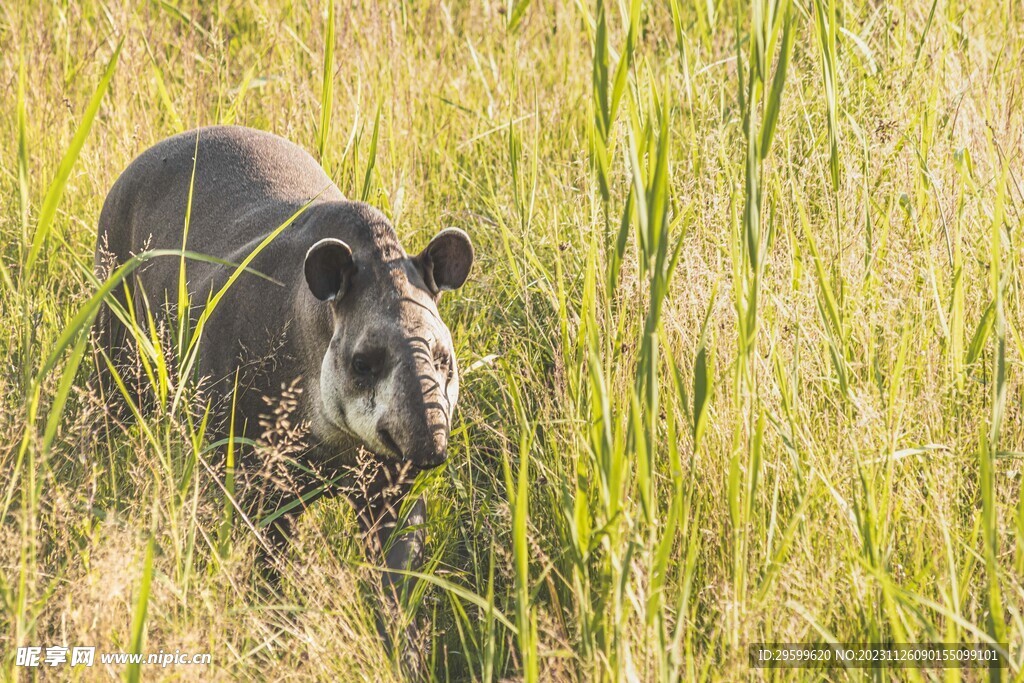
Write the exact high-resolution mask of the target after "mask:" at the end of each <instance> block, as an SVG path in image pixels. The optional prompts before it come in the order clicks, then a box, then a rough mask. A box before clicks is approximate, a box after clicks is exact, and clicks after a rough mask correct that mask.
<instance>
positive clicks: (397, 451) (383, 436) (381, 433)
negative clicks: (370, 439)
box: [377, 428, 402, 460]
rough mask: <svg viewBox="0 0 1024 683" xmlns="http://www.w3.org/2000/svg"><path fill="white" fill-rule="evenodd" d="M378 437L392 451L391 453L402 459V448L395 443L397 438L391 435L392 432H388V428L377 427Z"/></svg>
mask: <svg viewBox="0 0 1024 683" xmlns="http://www.w3.org/2000/svg"><path fill="white" fill-rule="evenodd" d="M377 438H378V439H380V442H381V444H382V445H383V446H384V448H386V449H388V450H389V451H391V455H393V456H394V457H396V458H398V459H399V460H401V459H402V449H401V448H399V447H398V444H397V443H395V440H394V439H393V438H392V437H391V434H390V433H389V432H388V430H386V429H383V428H379V429H377Z"/></svg>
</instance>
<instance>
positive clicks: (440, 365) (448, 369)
mask: <svg viewBox="0 0 1024 683" xmlns="http://www.w3.org/2000/svg"><path fill="white" fill-rule="evenodd" d="M434 370H436V371H437V372H438V373H442V372H443V373H444V375H445V377H446V378H447V379H448V380H449V381H450V380H451V378H452V373H453V372H454V370H455V368H454V367H453V366H452V357H451V355H450V354H449V353H448V352H447V351H446V350H444V349H438V350H435V351H434Z"/></svg>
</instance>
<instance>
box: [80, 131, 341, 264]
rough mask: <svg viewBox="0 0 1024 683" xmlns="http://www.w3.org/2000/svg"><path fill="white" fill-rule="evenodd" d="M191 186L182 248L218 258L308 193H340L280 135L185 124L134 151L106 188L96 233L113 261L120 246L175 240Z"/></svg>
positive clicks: (269, 226)
mask: <svg viewBox="0 0 1024 683" xmlns="http://www.w3.org/2000/svg"><path fill="white" fill-rule="evenodd" d="M193 171H194V174H195V175H194V182H193ZM190 187H191V194H192V197H191V211H190V215H191V219H192V222H191V226H190V229H189V240H188V248H189V249H191V250H194V251H198V252H201V253H210V254H215V255H218V256H221V257H227V256H228V255H229V253H231V252H234V251H235V250H237V249H238V248H239V247H241V246H244V245H245V244H247V243H249V242H250V241H251V240H252V239H254V238H256V237H258V236H260V235H264V234H266V233H267V232H269V231H271V230H273V229H274V228H275V227H276V226H277V225H278V224H279V223H280V221H281V220H284V219H285V218H287V216H288V215H290V212H291V211H294V210H295V208H297V207H299V206H301V205H302V204H304V203H305V202H307V201H309V200H310V199H313V198H314V197H317V198H319V199H321V200H336V199H342V195H341V192H340V191H339V190H338V189H337V187H336V186H335V185H334V183H332V182H331V179H330V178H328V177H327V174H326V173H324V171H323V169H322V168H321V167H320V164H318V163H317V162H316V161H315V160H314V159H313V158H312V157H311V156H310V155H309V154H308V153H307V152H306V151H305V150H303V149H302V148H301V147H299V146H297V145H295V144H293V143H291V142H289V141H288V140H285V139H284V138H281V137H278V136H276V135H273V134H271V133H266V132H263V131H258V130H254V129H251V128H242V127H238V126H212V127H209V128H200V129H197V130H192V131H187V132H185V133H180V134H178V135H175V136H173V137H170V138H167V139H166V140H164V141H162V142H160V143H158V144H156V145H154V146H153V147H151V148H149V149H148V150H146V151H145V152H143V153H142V154H141V155H139V156H138V157H137V158H136V159H135V160H134V161H133V162H132V163H131V164H130V165H129V166H128V168H126V169H125V171H124V173H122V174H121V177H120V178H118V180H117V182H116V183H115V184H114V187H113V188H112V189H111V192H110V195H109V196H108V197H107V202H106V204H105V205H104V207H103V214H102V215H101V217H100V233H101V236H102V235H104V234H105V233H108V234H107V241H108V242H110V245H109V247H110V250H111V251H113V252H114V253H115V254H116V255H117V256H118V257H119V258H118V260H119V261H120V260H123V259H124V258H125V257H126V256H127V253H121V252H122V250H123V249H124V248H127V249H128V252H129V253H132V252H139V251H142V250H143V249H146V248H180V247H181V237H182V233H183V230H184V224H185V221H184V217H185V214H186V209H187V208H188V207H189V204H190V200H189V192H190ZM228 225H230V226H231V231H230V232H225V231H223V230H218V229H216V227H217V226H228Z"/></svg>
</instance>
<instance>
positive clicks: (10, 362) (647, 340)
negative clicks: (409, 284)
mask: <svg viewBox="0 0 1024 683" xmlns="http://www.w3.org/2000/svg"><path fill="white" fill-rule="evenodd" d="M1022 24H1024V16H1022V15H1021V12H1020V8H1019V7H1018V6H1017V5H1014V4H1013V3H992V2H980V3H965V2H949V3H946V4H941V3H937V2H929V1H928V0H912V1H911V0H908V1H907V2H896V3H882V4H879V3H871V2H852V3H851V2H840V1H839V0H813V2H797V1H796V0H751V1H750V2H749V3H746V2H745V3H731V2H716V1H715V0H698V1H697V2H695V3H683V2H677V1H676V0H672V1H671V2H668V3H652V2H647V3H644V2H641V1H640V0H628V1H623V2H608V1H607V0H604V1H602V0H596V1H595V2H584V3H547V2H528V1H522V0H519V1H517V2H507V3H506V2H504V1H502V2H497V3H460V4H457V5H455V6H451V5H449V4H439V5H433V4H432V3H409V2H402V3H398V4H396V5H394V6H392V5H387V6H384V5H378V4H375V3H369V4H361V5H355V6H353V5H349V4H347V3H341V2H337V1H336V2H333V3H332V2H324V3H320V4H319V5H318V6H316V7H314V8H312V9H311V8H310V7H308V6H304V5H299V4H293V3H292V2H290V1H289V0H280V1H276V2H268V3H253V4H243V5H239V4H223V3H214V4H196V3H193V4H186V3H178V2H174V1H161V2H156V3H150V4H148V5H137V4H136V3H125V4H123V5H110V3H98V2H94V1H93V0H82V1H81V2H73V3H67V4H66V5H51V4H47V3H40V4H36V5H33V6H32V7H29V8H26V7H22V6H21V5H17V6H15V5H11V6H9V7H5V8H4V9H3V10H2V11H0V66H2V67H3V71H2V72H3V73H6V74H8V76H9V77H8V79H7V80H6V81H0V89H3V88H6V90H5V93H6V96H5V97H4V98H3V99H2V100H0V192H2V195H0V196H4V197H6V198H8V201H7V202H0V245H2V246H0V266H2V267H0V315H2V318H3V320H4V323H5V324H4V328H3V332H2V333H0V357H3V358H4V359H6V360H5V363H4V365H3V371H2V373H0V397H2V398H0V401H2V403H0V453H2V458H3V466H2V468H0V494H2V496H3V498H2V499H0V503H2V505H3V507H2V508H0V512H2V518H3V526H2V527H0V533H2V540H3V543H0V564H2V565H3V567H4V570H3V571H0V595H2V597H3V603H2V608H0V609H2V610H3V611H2V614H3V620H4V621H5V623H6V624H8V629H7V633H8V634H9V635H8V637H7V639H6V640H3V641H0V642H2V643H4V647H3V650H2V659H0V665H2V669H3V672H4V677H5V678H6V677H14V676H21V677H22V678H24V677H26V672H25V671H24V670H19V669H17V668H15V667H14V657H15V647H16V646H17V645H43V646H46V645H57V644H63V645H67V646H74V645H95V646H97V648H98V649H100V650H112V651H125V652H128V651H134V650H139V651H144V652H150V651H158V650H160V649H163V650H164V651H171V652H172V651H174V650H175V649H180V650H182V651H191V652H210V653H211V654H212V655H213V663H214V666H213V669H212V670H207V669H203V670H202V671H198V670H191V669H188V668H180V667H179V668H174V667H168V668H166V669H161V670H147V669H146V667H145V666H142V667H139V668H136V669H133V670H131V671H103V670H94V671H91V672H90V673H89V674H87V675H86V676H85V677H84V678H85V679H87V680H91V678H90V676H95V677H97V678H100V677H110V676H114V677H125V678H129V679H132V680H149V679H151V678H160V677H168V678H170V677H177V678H176V680H181V679H195V680H211V679H216V680H237V679H264V678H265V679H287V678H289V677H291V678H293V679H295V680H307V679H315V680H325V681H333V680H363V679H367V680H387V679H389V678H399V677H401V675H402V672H401V667H400V665H399V662H398V657H397V656H395V655H394V654H393V653H389V652H387V651H386V650H385V648H384V647H383V644H382V642H381V640H380V638H379V636H378V635H377V631H376V627H375V616H374V615H375V610H377V609H379V604H380V603H379V601H378V600H376V599H375V597H374V595H373V591H372V588H371V587H372V586H373V585H375V580H376V577H377V571H378V570H377V569H375V568H373V567H371V566H368V565H367V564H366V562H365V559H364V557H363V555H362V554H361V551H360V549H359V544H358V543H356V542H355V539H354V534H355V532H356V529H357V525H356V523H355V520H354V517H353V515H352V513H351V511H350V510H349V509H348V508H347V506H346V505H345V504H344V503H343V502H341V501H338V500H335V501H327V502H323V503H320V504H317V505H316V506H314V507H313V508H312V509H311V510H310V511H309V512H308V513H307V514H306V515H305V518H304V520H303V523H302V524H301V525H300V528H299V535H298V538H297V539H296V541H295V543H294V547H293V548H292V550H291V551H290V553H289V555H288V557H287V558H286V561H285V562H284V563H283V564H282V565H281V570H280V581H279V583H278V584H277V585H276V587H275V588H272V587H271V586H270V585H269V584H268V581H267V578H266V575H265V573H264V572H263V571H262V569H261V566H260V564H259V562H258V561H254V557H256V556H258V555H259V554H260V553H258V552H257V550H258V549H259V548H260V547H262V546H263V544H264V540H263V538H262V533H261V530H262V528H264V527H265V526H266V524H267V523H268V520H272V519H273V513H269V514H268V515H265V516H263V517H262V518H261V517H251V516H250V515H249V514H248V508H246V507H245V506H244V505H242V504H240V503H239V499H240V498H241V497H244V496H245V491H244V490H243V489H244V487H243V481H244V480H243V478H242V474H244V473H236V471H235V465H237V464H238V463H237V461H236V460H237V456H238V449H239V448H241V447H243V446H244V445H246V444H242V443H238V442H232V441H231V440H228V442H218V443H211V442H210V439H209V438H208V437H207V433H208V425H209V423H210V420H211V419H214V418H215V416H213V415H212V414H211V411H210V409H209V406H207V405H206V404H205V403H204V401H203V394H202V392H201V391H196V390H195V389H194V387H192V386H191V385H190V384H189V383H188V382H187V381H184V380H185V378H188V377H189V376H191V374H192V370H191V369H192V368H193V367H195V365H196V356H195V354H196V352H197V350H198V339H199V338H201V335H202V334H203V328H204V326H205V324H206V320H208V319H209V314H210V313H212V310H213V309H214V308H215V307H216V306H217V304H218V302H219V301H220V300H221V298H222V296H223V291H224V290H221V291H219V292H216V293H214V294H213V295H212V296H211V298H210V299H209V300H208V301H205V302H190V303H191V304H193V305H203V306H205V309H206V311H207V312H206V313H204V314H202V315H200V317H199V320H198V324H196V325H190V324H189V323H188V321H187V319H186V316H182V317H181V318H180V319H178V320H175V321H171V322H170V326H171V327H173V328H174V329H173V330H170V331H169V330H167V329H166V327H167V324H162V323H161V321H158V320H156V319H154V318H152V317H147V318H145V319H138V318H136V317H135V310H134V307H133V306H128V307H126V308H123V309H119V310H117V311H116V314H117V315H120V316H121V317H122V319H123V320H125V321H126V322H128V323H129V325H130V326H131V328H132V330H133V333H134V334H133V337H134V338H133V342H134V344H135V345H136V346H137V347H138V350H139V359H140V363H139V365H140V369H139V378H135V379H138V380H139V381H141V383H142V384H143V386H144V387H145V388H146V390H147V391H148V392H149V394H151V395H148V396H147V398H150V399H152V401H150V402H151V403H152V404H153V405H154V406H155V407H153V408H151V409H148V410H144V409H143V408H142V407H141V406H134V405H133V406H131V408H130V412H133V413H134V419H131V420H127V421H121V420H120V419H119V416H117V415H112V414H108V413H107V411H106V409H105V408H106V398H107V397H98V396H97V395H96V387H95V386H93V385H90V384H89V379H90V376H91V373H92V371H93V366H94V362H95V363H99V364H105V363H106V362H107V359H105V358H104V357H103V355H102V354H101V353H98V352H97V351H96V350H95V349H94V348H93V346H92V344H91V342H90V339H89V337H88V335H87V334H86V332H87V331H88V330H89V328H90V326H91V324H92V321H93V319H94V318H95V316H96V315H97V312H98V310H99V307H100V303H101V302H102V301H103V300H104V299H105V298H107V299H108V300H109V296H110V294H111V293H112V292H115V291H118V288H119V287H120V286H121V282H122V280H123V278H126V277H130V276H131V271H132V270H133V269H134V268H136V267H138V265H139V264H141V263H143V262H144V261H146V260H150V259H154V258H172V259H177V262H178V263H179V267H180V269H181V270H182V271H184V272H187V268H188V266H189V264H190V263H191V262H193V261H195V260H207V261H209V260H210V258H209V256H208V255H202V254H192V253H187V252H186V253H183V252H182V251H180V250H169V251H149V252H144V253H142V254H138V255H136V256H135V258H134V259H133V260H131V261H130V262H129V263H128V264H126V265H125V266H123V267H122V268H120V269H118V270H116V271H115V272H113V273H108V274H106V277H105V278H101V279H97V278H96V277H94V276H93V275H92V272H93V264H92V253H93V245H94V241H95V234H96V222H97V218H98V215H99V210H100V207H101V205H102V201H103V198H104V197H105V195H106V192H107V191H108V190H109V188H110V186H111V185H112V184H113V182H114V180H115V179H116V177H117V174H118V173H119V172H120V171H121V170H122V169H123V168H124V167H125V166H126V165H127V163H128V162H129V161H130V160H131V159H132V158H133V157H134V156H135V155H137V154H138V153H140V152H141V151H143V150H144V149H145V148H146V147H148V146H149V145H151V144H153V143H155V142H157V141H158V140H160V139H162V138H163V137H166V136H168V135H170V134H173V133H177V132H180V131H182V130H186V129H189V128H192V127H195V126H199V125H205V124H211V123H217V122H220V123H229V122H233V123H237V124H244V125H251V126H255V127H259V128H264V129H268V130H272V131H274V132H277V133H279V134H281V135H283V136H285V137H288V138H290V139H292V140H294V141H296V142H297V143H299V144H301V145H303V146H304V147H305V148H307V149H308V150H310V151H311V152H312V153H314V155H315V156H317V158H318V159H319V160H321V162H322V163H323V164H324V165H325V168H327V170H328V172H329V174H330V175H331V177H332V178H334V179H335V181H336V183H337V184H338V186H339V187H340V188H341V189H342V190H343V192H345V194H346V195H347V196H349V197H351V198H353V199H362V200H365V201H368V202H370V203H372V204H374V205H375V206H378V207H379V208H381V210H383V211H384V212H385V213H387V214H388V215H389V216H390V217H391V219H392V220H393V222H394V223H395V225H396V228H397V230H398V232H399V234H400V235H401V237H402V239H403V242H404V244H405V246H406V247H407V250H408V251H410V252H415V251H417V250H418V249H419V248H420V247H422V245H423V244H425V243H426V241H427V240H428V239H429V237H430V236H431V235H433V234H434V233H436V231H437V229H438V228H440V227H442V226H446V225H457V226H459V227H462V228H464V229H466V230H467V231H468V232H469V233H470V234H471V235H472V237H473V240H474V244H475V245H476V250H477V254H478V257H479V261H478V263H477V265H476V266H475V268H474V271H473V275H472V277H471V280H470V282H469V284H468V285H467V287H466V288H465V289H464V290H462V291H460V292H459V293H458V294H456V295H451V296H447V297H446V298H445V299H444V300H443V302H442V314H443V315H444V316H445V318H446V320H447V321H448V324H449V327H450V328H451V330H452V333H453V337H454V338H455V343H456V352H457V354H458V357H459V360H460V367H461V368H462V374H463V377H462V382H463V388H462V398H461V402H460V415H459V417H458V419H457V420H456V423H455V425H454V428H453V431H452V435H451V459H450V461H449V463H448V464H447V465H446V466H445V467H444V468H441V469H440V470H438V471H437V472H435V473H432V474H431V475H429V476H427V477H424V478H423V479H422V480H421V481H420V482H419V484H420V486H421V487H422V489H423V491H424V494H425V496H426V498H427V501H428V509H429V515H428V528H427V532H428V553H427V554H428V558H429V559H428V562H427V564H426V565H425V566H424V567H422V568H421V569H420V570H419V571H418V572H414V574H415V575H416V576H418V577H419V583H418V584H417V588H416V590H415V591H413V592H412V594H411V595H409V596H408V599H407V600H406V601H405V602H406V606H405V611H406V614H405V615H404V619H405V620H409V619H420V620H422V621H424V622H426V623H429V628H427V629H426V630H425V631H424V633H425V642H423V643H420V644H418V645H417V647H419V648H420V649H421V651H422V652H423V653H424V654H425V660H426V664H425V668H424V672H423V675H424V677H425V678H428V679H433V680H481V681H491V680H499V679H502V678H506V677H511V678H513V679H523V680H527V681H536V680H541V681H544V680H585V681H590V680H615V681H618V680H643V681H648V680H652V681H653V680H658V681H677V680H694V679H712V680H720V679H725V680H734V679H741V678H747V677H753V678H772V679H774V678H776V677H778V678H801V679H802V678H807V677H814V672H809V671H800V670H791V671H788V672H784V673H785V675H783V676H776V675H775V674H773V673H770V672H767V671H763V670H761V671H758V670H750V669H748V666H747V650H746V645H747V644H748V643H751V642H759V641H781V642H800V641H835V642H838V641H853V642H874V641H879V642H880V641H886V640H899V641H935V642H958V641H962V642H997V643H1008V644H1009V653H1010V658H1011V665H1010V667H1009V669H1008V670H1006V671H1005V674H1006V677H1007V678H1017V677H1020V675H1021V671H1022V661H1021V657H1022V655H1021V645H1022V639H1024V621H1022V617H1021V608H1022V605H1024V584H1022V581H1021V576H1022V574H1024V502H1022V500H1024V496H1022V493H1024V477H1022V476H1021V462H1022V458H1024V421H1022V414H1021V400H1022V399H1021V392H1020V382H1019V376H1020V371H1021V364H1022V362H1024V338H1022V332H1021V329H1020V328H1021V326H1022V314H1021V305H1022V301H1021V295H1020V273H1021V272H1022V271H1021V260H1022V258H1024V247H1022V243H1021V205H1022V202H1024V195H1022V189H1021V188H1022V183H1024V171H1022V164H1021V160H1020V144H1021V142H1020V131H1021V130H1022V129H1024V118H1022V112H1024V107H1021V106H1020V98H1021V94H1020V85H1021V78H1020V73H1019V69H1017V68H1016V64H1017V62H1019V56H1020V54H1021V53H1022V49H1024V42H1022V41H1024V38H1022V37H1021V36H1022V35H1024V31H1022V29H1024V25H1022ZM182 220H183V223H184V222H185V221H186V220H188V219H187V218H186V207H183V214H182ZM275 228H276V231H275ZM286 228H287V223H286V224H283V225H281V226H268V232H270V231H275V232H277V231H280V230H284V229H286ZM253 256H255V253H254V254H252V255H251V256H250V258H249V259H246V260H245V261H243V262H242V263H231V264H228V263H222V265H224V267H225V268H227V269H230V270H229V271H228V272H233V273H234V275H233V276H232V280H233V279H234V277H237V275H239V274H240V273H241V272H242V270H244V269H245V268H246V267H247V266H248V264H249V263H250V262H251V259H252V257H253ZM230 284H231V280H229V282H228V285H227V286H230ZM174 296H175V295H172V298H173V297H174ZM176 297H177V300H178V302H179V310H184V306H181V304H182V303H183V302H184V303H189V302H188V301H187V295H186V294H185V293H184V292H181V293H176ZM166 322H167V321H164V323H166ZM121 389H123V390H124V391H125V393H128V394H130V393H131V392H128V391H127V387H126V386H122V387H121ZM231 424H234V422H233V420H232V423H231ZM282 448H286V446H282ZM236 474H238V476H237V477H236ZM402 623H404V622H402V620H398V621H396V625H395V633H396V634H397V633H399V632H400V630H401V628H400V627H401V625H402ZM975 673H976V672H971V671H965V672H962V678H964V679H972V678H975V677H976V676H975ZM29 675H31V674H29ZM830 675H831V676H832V677H833V678H851V679H856V680H860V679H862V678H867V677H868V675H867V674H866V673H864V672H830ZM907 676H916V677H918V678H920V679H929V680H931V679H937V678H939V677H943V678H947V679H949V680H957V679H958V677H959V676H958V675H957V672H946V673H941V672H938V671H921V672H912V671H906V670H902V671H892V672H883V673H881V674H880V677H882V678H891V679H900V678H903V677H907Z"/></svg>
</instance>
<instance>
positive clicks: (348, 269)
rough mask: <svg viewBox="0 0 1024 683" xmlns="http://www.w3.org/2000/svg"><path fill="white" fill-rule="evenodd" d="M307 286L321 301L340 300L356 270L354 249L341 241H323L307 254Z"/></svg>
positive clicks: (328, 239)
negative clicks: (353, 258)
mask: <svg viewBox="0 0 1024 683" xmlns="http://www.w3.org/2000/svg"><path fill="white" fill-rule="evenodd" d="M303 270H305V273H306V284H307V285H309V291H311V292H313V296H315V297H316V298H317V299H320V300H321V301H332V300H334V299H340V298H341V297H342V296H344V294H345V290H347V289H348V283H349V279H350V278H351V276H352V272H353V271H354V270H355V262H354V261H353V260H352V249H351V248H349V246H348V245H347V244H345V243H344V242H342V241H341V240H336V239H332V238H327V239H322V240H320V241H319V242H317V243H316V244H314V245H313V246H311V247H310V248H309V251H307V252H306V263H305V266H304V268H303Z"/></svg>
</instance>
